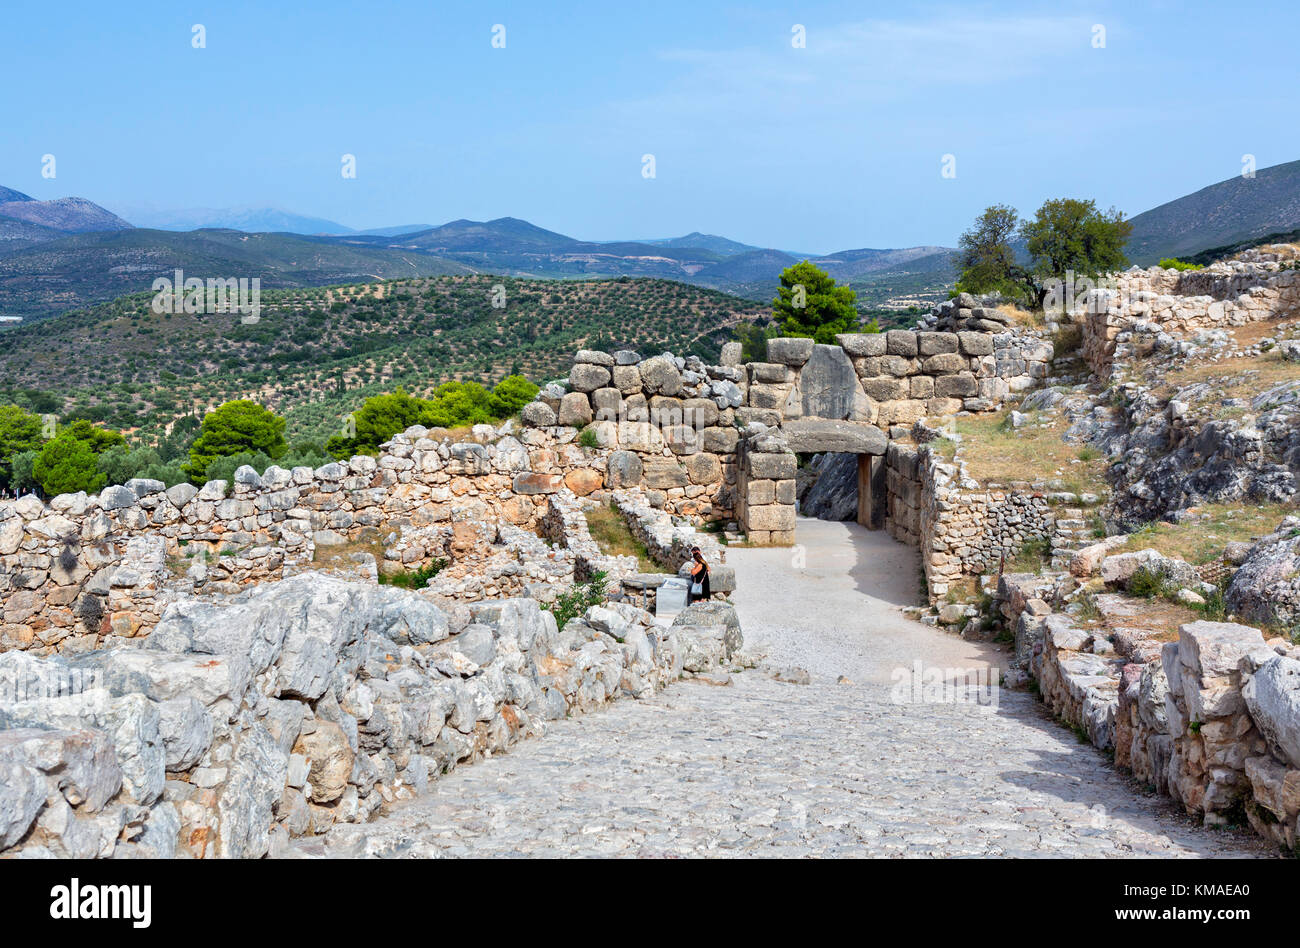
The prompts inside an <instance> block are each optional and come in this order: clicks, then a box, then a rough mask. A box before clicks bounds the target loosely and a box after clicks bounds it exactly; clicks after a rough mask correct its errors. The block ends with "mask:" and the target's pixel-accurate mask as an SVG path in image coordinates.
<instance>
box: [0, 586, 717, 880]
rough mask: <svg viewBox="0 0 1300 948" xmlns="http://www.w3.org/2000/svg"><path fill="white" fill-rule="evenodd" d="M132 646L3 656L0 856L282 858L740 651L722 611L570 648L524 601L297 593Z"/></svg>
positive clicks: (220, 607)
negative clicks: (516, 747)
mask: <svg viewBox="0 0 1300 948" xmlns="http://www.w3.org/2000/svg"><path fill="white" fill-rule="evenodd" d="M139 644H140V647H138V648H117V649H102V650H95V651H91V652H87V653H84V654H82V655H77V656H64V655H52V656H48V657H44V658H41V657H36V656H34V655H31V654H28V653H23V652H13V651H11V652H6V653H4V654H0V695H3V696H4V700H3V701H0V854H3V855H7V854H10V853H19V854H21V855H24V856H27V857H59V858H64V857H75V858H89V857H129V856H152V857H164V858H169V857H172V856H175V855H183V856H191V857H196V858H205V857H222V858H257V857H260V856H264V855H272V856H275V855H284V854H286V853H287V851H288V848H289V846H290V839H291V838H292V837H298V836H309V835H313V834H320V833H324V832H326V831H327V830H329V828H330V827H331V826H333V825H335V824H338V823H356V822H364V821H365V820H367V819H368V818H369V817H370V816H371V815H373V814H374V813H375V812H376V811H378V810H379V808H380V807H382V806H384V805H385V804H392V803H395V802H397V801H401V800H405V799H410V798H412V797H414V796H415V795H417V794H418V793H420V791H421V790H423V789H424V788H425V787H426V786H427V784H428V783H429V782H430V781H432V780H436V779H438V778H439V776H440V775H442V774H444V773H447V772H449V771H450V770H452V769H454V768H455V767H457V766H461V765H464V764H469V763H473V762H475V761H477V760H480V759H482V758H484V757H487V756H490V755H492V754H494V753H498V752H500V751H502V750H505V749H506V748H507V747H509V746H510V745H511V744H513V743H515V742H517V741H519V740H522V739H523V738H526V737H531V736H536V735H540V734H542V733H543V732H544V731H545V728H546V725H547V722H550V721H555V720H559V719H562V718H565V717H568V716H571V715H576V714H581V713H585V712H587V711H591V710H594V709H597V708H599V707H601V706H603V705H604V704H606V703H607V702H609V701H612V700H615V699H618V698H626V697H634V698H644V697H648V696H650V695H653V694H654V693H655V691H656V690H658V689H661V688H663V687H664V686H665V685H666V684H668V683H669V682H670V681H673V680H675V679H677V678H680V677H683V676H690V675H694V674H697V673H706V672H710V671H712V670H715V669H722V670H723V672H724V673H725V670H726V669H727V668H730V667H732V658H733V655H734V654H735V652H736V651H737V650H738V649H739V648H740V645H741V637H740V631H739V627H738V624H737V623H735V614H734V610H731V607H730V606H728V605H726V604H720V603H717V604H715V603H711V604H701V605H699V606H696V607H693V610H687V611H686V612H685V613H683V614H682V615H681V616H679V617H678V621H677V624H675V625H674V626H672V627H667V628H665V627H662V626H656V625H655V624H654V623H653V621H652V618H651V616H650V615H648V614H647V613H645V612H643V611H642V610H639V609H636V608H634V607H632V606H629V605H627V604H623V603H615V604H609V605H606V606H593V607H592V608H590V609H588V610H587V611H586V613H585V614H584V615H583V616H580V617H578V618H576V619H573V620H570V621H569V622H567V623H566V624H565V626H564V628H562V629H561V628H558V627H557V625H556V621H555V619H554V617H553V616H552V615H551V614H550V613H549V612H546V611H544V610H542V609H541V608H539V605H538V603H537V602H536V600H532V599H506V600H497V601H493V602H481V603H476V604H473V605H470V606H467V607H466V606H462V607H459V608H454V609H451V610H449V611H444V610H443V609H440V608H439V607H438V606H437V605H435V604H434V603H432V602H430V601H429V599H428V597H427V596H425V595H423V594H419V593H415V592H406V591H403V590H398V589H393V588H390V587H383V586H375V585H373V584H368V583H349V582H345V581H342V580H339V579H335V578H331V577H326V576H322V575H319V574H311V573H309V574H305V575H301V576H297V577H294V578H292V579H288V580H285V581H282V582H278V583H268V584H265V585H262V586H259V587H257V588H255V589H252V590H249V591H247V592H245V593H242V594H240V595H238V596H233V597H223V598H221V599H220V600H218V601H205V600H197V599H187V600H181V601H178V602H177V603H174V604H173V605H171V606H170V607H169V608H168V610H167V611H166V612H165V613H164V615H163V617H162V620H161V621H160V622H159V623H158V624H157V626H156V628H155V629H154V630H153V631H152V633H151V634H149V635H148V636H147V637H146V638H145V639H144V641H143V642H142V643H139ZM70 686H71V687H70Z"/></svg>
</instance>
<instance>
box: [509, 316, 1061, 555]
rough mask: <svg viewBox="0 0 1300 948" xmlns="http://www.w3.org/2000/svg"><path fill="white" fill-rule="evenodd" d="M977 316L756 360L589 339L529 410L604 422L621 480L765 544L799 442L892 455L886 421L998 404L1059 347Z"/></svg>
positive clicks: (554, 419) (899, 428) (611, 473)
mask: <svg viewBox="0 0 1300 948" xmlns="http://www.w3.org/2000/svg"><path fill="white" fill-rule="evenodd" d="M995 315H997V316H998V318H999V319H1005V318H1006V317H1005V316H1003V315H1001V314H1000V313H995ZM971 319H975V318H974V317H971ZM967 322H968V323H969V320H968V321H967ZM975 323H977V324H978V325H979V326H981V327H984V328H985V329H986V330H988V331H980V330H978V329H963V330H961V331H957V332H914V331H911V330H891V331H889V332H885V333H875V334H871V333H852V334H843V335H840V336H838V337H837V340H838V341H837V344H835V345H822V344H815V343H814V342H813V340H811V339H800V338H776V339H770V340H768V343H767V361H765V362H751V363H748V364H745V365H741V364H740V352H739V348H740V347H739V346H738V345H737V344H734V343H733V344H729V345H728V346H727V347H725V349H724V353H723V362H724V364H723V365H720V366H709V365H705V364H704V363H703V362H701V361H700V360H699V359H696V358H690V359H682V358H678V357H675V356H673V355H672V354H671V353H664V354H662V355H658V356H654V357H652V358H648V359H643V358H642V357H641V356H640V355H639V354H638V353H635V352H631V351H619V352H616V353H613V354H612V355H611V354H608V353H603V352H595V351H589V350H584V351H582V352H579V353H578V354H577V357H576V361H575V364H574V366H573V369H572V371H571V372H570V374H569V379H568V389H569V390H568V391H566V390H565V388H564V387H563V386H560V385H550V386H547V387H546V388H545V389H543V390H542V391H541V392H539V394H538V397H537V399H536V400H535V401H534V402H532V403H531V404H529V405H528V406H526V407H525V409H524V411H523V416H522V417H523V420H524V423H525V424H526V425H528V426H530V427H531V428H532V429H536V430H541V431H545V432H548V433H550V434H551V436H553V437H556V438H559V437H562V436H566V434H565V433H566V432H567V433H570V434H568V435H567V436H568V437H572V434H571V432H572V430H573V429H574V428H581V429H584V431H589V432H591V436H592V437H594V439H595V443H597V444H599V445H600V446H601V448H603V449H607V450H609V451H611V452H612V453H611V454H610V455H609V457H608V470H607V473H606V476H605V481H604V486H605V487H607V488H615V489H616V488H621V487H631V486H640V487H644V488H645V489H646V491H647V494H648V496H649V498H650V500H651V503H652V504H653V505H654V506H656V507H661V508H663V509H664V510H666V511H668V512H670V513H674V514H679V515H682V514H685V515H695V516H702V517H705V518H707V519H718V520H727V519H734V520H736V521H738V522H739V524H740V526H741V527H742V529H744V530H745V531H746V532H747V533H748V534H749V537H750V540H751V541H752V542H756V543H763V544H768V543H771V544H778V545H783V544H789V543H792V542H793V537H794V518H795V506H794V505H795V484H794V469H793V468H794V459H793V458H792V457H790V456H789V453H790V452H804V453H821V452H839V453H857V454H871V455H883V454H884V453H885V450H886V447H887V445H888V440H889V439H888V436H887V434H886V431H888V432H889V434H891V435H894V436H899V435H903V434H906V433H907V431H908V430H909V428H908V426H910V425H911V424H912V423H913V422H915V421H918V420H919V419H921V418H922V417H927V416H931V415H940V416H941V415H951V414H954V413H956V412H961V411H988V410H995V409H998V408H1000V407H1001V406H1002V405H1003V404H1004V402H1005V401H1006V400H1007V399H1008V397H1010V396H1011V395H1013V394H1015V393H1019V392H1022V391H1025V390H1026V389H1029V388H1031V387H1033V386H1034V385H1036V384H1038V383H1039V381H1040V380H1041V379H1043V378H1045V377H1046V376H1047V372H1048V366H1049V364H1050V360H1051V358H1052V354H1053V351H1052V344H1051V342H1050V341H1049V340H1048V339H1046V338H1045V337H1044V336H1043V334H1041V333H1038V332H1035V331H1030V330H1013V329H1012V327H1009V326H1008V325H1006V324H1005V323H1004V322H993V321H991V320H981V319H975ZM963 325H965V323H964V324H963ZM882 429H884V430H882ZM772 437H779V438H783V439H784V444H783V445H781V446H778V445H777V442H775V441H772V440H771V439H772ZM879 483H881V484H882V485H883V480H880V481H879Z"/></svg>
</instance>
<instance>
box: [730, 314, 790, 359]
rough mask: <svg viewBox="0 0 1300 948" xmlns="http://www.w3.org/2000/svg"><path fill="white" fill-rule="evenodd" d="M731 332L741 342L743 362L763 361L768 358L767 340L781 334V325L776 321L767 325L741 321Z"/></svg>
mask: <svg viewBox="0 0 1300 948" xmlns="http://www.w3.org/2000/svg"><path fill="white" fill-rule="evenodd" d="M731 334H732V336H733V337H734V338H735V340H736V341H737V342H739V343H740V359H741V361H742V362H763V361H765V360H766V359H767V340H769V339H773V338H775V337H776V336H779V335H781V327H779V326H778V325H776V323H768V324H767V325H766V326H760V325H758V324H757V323H739V324H737V325H736V327H735V328H734V329H733V330H732V331H731Z"/></svg>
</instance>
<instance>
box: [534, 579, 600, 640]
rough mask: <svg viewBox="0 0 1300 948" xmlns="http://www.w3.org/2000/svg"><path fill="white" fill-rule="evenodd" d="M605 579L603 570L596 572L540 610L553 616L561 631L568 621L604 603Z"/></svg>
mask: <svg viewBox="0 0 1300 948" xmlns="http://www.w3.org/2000/svg"><path fill="white" fill-rule="evenodd" d="M607 579H608V574H607V573H606V572H605V571H604V570H597V571H596V572H594V573H592V574H591V578H590V579H588V580H587V581H586V582H585V583H577V584H575V585H573V586H571V587H570V588H569V591H568V592H566V593H562V594H561V595H559V596H556V597H555V602H554V603H552V604H551V605H549V606H543V607H542V608H543V609H546V610H548V611H549V612H550V613H551V614H552V615H553V616H555V624H556V625H557V626H558V627H559V628H561V629H563V628H564V626H565V623H567V622H568V621H569V620H570V619H576V618H577V617H578V616H580V615H582V614H583V613H584V612H586V611H587V610H588V609H590V608H591V607H592V606H598V605H600V604H601V603H602V602H604V601H605V598H606V592H605V582H606V580H607Z"/></svg>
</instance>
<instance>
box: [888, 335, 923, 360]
mask: <svg viewBox="0 0 1300 948" xmlns="http://www.w3.org/2000/svg"><path fill="white" fill-rule="evenodd" d="M885 352H887V353H888V354H889V355H898V356H906V357H907V358H909V359H910V358H913V357H914V356H915V355H916V333H914V332H912V331H911V330H908V329H891V330H889V332H887V333H885Z"/></svg>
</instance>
